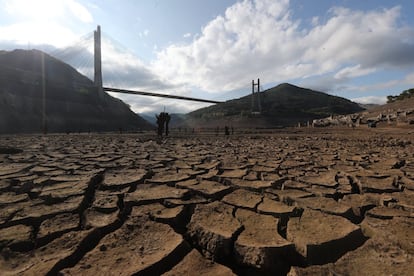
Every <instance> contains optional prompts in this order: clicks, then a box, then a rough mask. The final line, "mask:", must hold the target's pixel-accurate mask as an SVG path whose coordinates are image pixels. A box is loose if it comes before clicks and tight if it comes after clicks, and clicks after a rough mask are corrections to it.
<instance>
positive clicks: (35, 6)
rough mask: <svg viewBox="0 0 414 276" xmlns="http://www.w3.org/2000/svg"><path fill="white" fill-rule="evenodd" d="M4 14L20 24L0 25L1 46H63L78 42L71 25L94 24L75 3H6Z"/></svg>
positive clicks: (63, 0)
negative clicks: (10, 44) (11, 44)
mask: <svg viewBox="0 0 414 276" xmlns="http://www.w3.org/2000/svg"><path fill="white" fill-rule="evenodd" d="M0 4H3V6H4V12H5V13H6V14H7V15H9V16H11V17H12V18H13V19H14V21H15V22H16V23H14V24H9V25H7V24H4V25H3V26H0V44H5V43H15V44H23V45H27V44H28V43H30V44H50V45H53V46H57V47H61V46H63V45H65V44H68V43H70V42H73V41H75V40H76V39H77V38H78V37H79V34H75V33H74V32H73V31H72V30H71V28H70V27H69V26H70V24H71V22H79V21H80V22H82V23H91V22H93V17H92V15H91V13H90V12H89V11H88V9H87V8H86V7H84V6H83V5H81V4H80V3H79V2H77V1H75V0H61V1H55V0H37V1H31V0H13V1H2V3H0Z"/></svg>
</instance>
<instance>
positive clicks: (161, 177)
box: [145, 171, 190, 185]
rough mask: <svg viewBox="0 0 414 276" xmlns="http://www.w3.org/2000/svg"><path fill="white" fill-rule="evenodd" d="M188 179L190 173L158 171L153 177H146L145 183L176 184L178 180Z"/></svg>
mask: <svg viewBox="0 0 414 276" xmlns="http://www.w3.org/2000/svg"><path fill="white" fill-rule="evenodd" d="M187 179H190V175H188V174H185V173H176V172H170V171H167V172H162V173H156V174H155V175H154V176H153V177H152V178H150V179H146V180H145V183H152V184H171V185H175V183H176V182H180V181H184V180H187Z"/></svg>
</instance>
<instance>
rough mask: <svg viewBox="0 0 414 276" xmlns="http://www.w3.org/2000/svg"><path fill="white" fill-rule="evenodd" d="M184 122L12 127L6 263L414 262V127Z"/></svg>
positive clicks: (2, 189)
mask: <svg viewBox="0 0 414 276" xmlns="http://www.w3.org/2000/svg"><path fill="white" fill-rule="evenodd" d="M183 134H184V133H182V135H181V136H179V135H178V134H176V135H175V136H174V135H173V136H172V137H170V138H168V139H163V140H158V139H157V138H156V137H155V136H153V135H151V134H124V135H122V134H94V135H47V136H34V135H32V136H29V135H27V136H24V135H22V136H0V274H1V275H162V274H165V275H286V274H289V275H391V274H393V275H410V274H411V273H412V272H413V271H414V258H413V256H414V139H413V135H414V129H400V130H399V129H355V130H352V129H342V130H341V129H296V130H295V129H292V130H281V131H279V132H276V133H261V134H260V133H245V134H241V133H238V132H237V130H236V134H234V135H230V136H224V135H222V134H220V135H218V136H215V135H214V134H209V135H207V134H200V133H195V134H193V133H191V134H190V133H188V136H187V137H185V136H183ZM411 275H412V274H411Z"/></svg>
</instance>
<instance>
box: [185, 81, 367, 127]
mask: <svg viewBox="0 0 414 276" xmlns="http://www.w3.org/2000/svg"><path fill="white" fill-rule="evenodd" d="M256 101H257V99H256ZM260 102H261V106H262V112H261V114H260V115H257V114H252V112H251V108H252V95H251V94H250V95H247V96H245V97H242V98H239V99H234V100H230V101H226V102H224V103H220V104H216V105H213V106H209V107H205V108H202V109H198V110H196V111H193V112H191V113H189V114H187V120H186V122H185V125H187V126H191V127H216V126H223V125H233V126H235V127H276V126H292V125H296V124H297V123H298V122H302V123H305V122H307V121H311V120H313V119H319V118H324V117H327V116H330V115H339V114H350V113H355V112H359V111H362V110H364V109H363V108H362V107H360V106H359V105H358V104H356V103H354V102H351V101H350V100H347V99H344V98H341V97H337V96H332V95H328V94H326V93H323V92H319V91H314V90H310V89H306V88H301V87H298V86H294V85H292V84H288V83H283V84H280V85H278V86H276V87H273V88H270V89H267V90H265V91H263V92H261V93H260Z"/></svg>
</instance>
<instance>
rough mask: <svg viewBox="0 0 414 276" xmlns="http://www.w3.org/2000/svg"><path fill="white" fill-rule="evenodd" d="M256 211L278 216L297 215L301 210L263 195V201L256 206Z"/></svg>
mask: <svg viewBox="0 0 414 276" xmlns="http://www.w3.org/2000/svg"><path fill="white" fill-rule="evenodd" d="M257 211H258V212H259V213H262V214H268V215H273V216H275V217H279V218H280V217H290V216H297V215H299V213H300V211H301V210H300V209H298V208H297V207H295V206H289V205H286V204H284V203H282V202H280V201H276V200H272V199H270V198H268V197H264V198H263V202H262V203H260V204H259V206H257Z"/></svg>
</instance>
